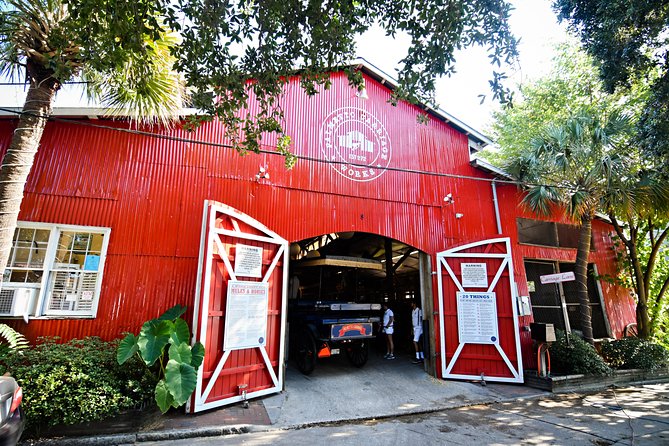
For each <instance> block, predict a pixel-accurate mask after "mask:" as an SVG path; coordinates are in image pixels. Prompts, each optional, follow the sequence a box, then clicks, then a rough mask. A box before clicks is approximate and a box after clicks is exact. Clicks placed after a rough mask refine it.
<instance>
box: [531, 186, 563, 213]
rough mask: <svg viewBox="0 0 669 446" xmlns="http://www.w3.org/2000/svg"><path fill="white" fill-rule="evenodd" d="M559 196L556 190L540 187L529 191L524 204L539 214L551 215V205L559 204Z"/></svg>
mask: <svg viewBox="0 0 669 446" xmlns="http://www.w3.org/2000/svg"><path fill="white" fill-rule="evenodd" d="M558 196H559V194H558V193H557V191H556V190H555V188H552V187H548V186H543V185H539V186H534V187H530V188H529V189H528V190H527V194H526V195H525V197H524V198H523V203H525V204H526V205H527V206H528V207H529V208H530V209H532V210H533V211H534V212H536V213H537V214H541V215H550V213H551V204H552V203H558V202H559V200H558V198H557V197H558Z"/></svg>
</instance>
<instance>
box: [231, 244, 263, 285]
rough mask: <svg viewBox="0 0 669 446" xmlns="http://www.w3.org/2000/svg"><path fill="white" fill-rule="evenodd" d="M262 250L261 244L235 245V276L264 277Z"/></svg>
mask: <svg viewBox="0 0 669 446" xmlns="http://www.w3.org/2000/svg"><path fill="white" fill-rule="evenodd" d="M262 251H263V249H262V248H261V247H260V246H249V245H242V244H241V243H237V244H236V245H235V276H237V277H258V278H261V277H262Z"/></svg>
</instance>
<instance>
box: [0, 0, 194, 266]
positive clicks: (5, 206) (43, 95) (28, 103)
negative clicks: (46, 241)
mask: <svg viewBox="0 0 669 446" xmlns="http://www.w3.org/2000/svg"><path fill="white" fill-rule="evenodd" d="M71 4H72V2H71V1H70V3H69V5H68V0H3V1H1V2H0V64H1V65H0V67H1V68H2V72H3V74H5V75H7V74H9V75H11V77H12V78H16V77H17V76H20V77H21V78H23V76H25V77H24V79H25V81H26V83H27V84H28V92H27V94H26V99H25V104H24V106H23V111H22V113H21V114H20V116H19V119H18V125H17V127H16V130H15V131H14V134H13V136H12V140H11V143H10V145H9V148H8V149H7V152H6V154H5V156H4V158H3V160H2V167H1V169H0V272H1V271H3V270H4V268H5V266H6V264H7V259H8V255H9V251H10V249H11V240H12V237H13V234H14V230H15V228H16V221H17V218H18V214H19V210H20V205H21V201H22V199H23V190H24V186H25V183H26V180H27V177H28V174H29V173H30V169H31V167H32V165H33V161H34V158H35V154H36V153H37V150H38V147H39V143H40V139H41V137H42V133H43V131H44V127H45V125H46V123H47V121H48V118H49V115H50V113H51V109H52V104H53V101H54V98H55V96H56V93H57V92H58V91H59V89H60V88H61V86H62V85H63V84H64V83H65V82H67V81H70V80H73V79H78V80H83V81H84V84H85V86H86V91H87V92H88V94H89V95H90V96H91V97H93V98H96V99H98V100H100V101H101V102H102V103H103V104H105V105H107V106H109V107H110V110H111V113H122V114H126V115H128V114H129V115H130V116H131V117H132V118H134V119H136V120H139V121H153V122H155V121H162V122H166V121H168V120H170V119H172V118H174V117H176V112H177V111H178V109H179V108H180V106H181V92H182V83H181V81H180V78H179V77H178V76H177V75H176V74H175V73H174V72H173V71H172V65H173V62H174V60H173V58H172V57H171V56H170V47H171V46H173V45H174V44H175V39H174V38H173V37H170V36H169V35H167V34H166V33H165V32H164V31H163V30H162V28H161V26H160V23H159V21H158V19H157V18H156V16H155V14H154V11H155V10H152V8H153V6H152V5H153V3H152V2H150V1H148V0H147V1H144V0H136V1H133V2H130V1H109V0H101V1H100V2H99V10H98V11H96V13H95V15H91V16H88V17H81V16H80V15H78V14H77V11H76V9H75V8H72V7H71ZM125 110H127V112H125Z"/></svg>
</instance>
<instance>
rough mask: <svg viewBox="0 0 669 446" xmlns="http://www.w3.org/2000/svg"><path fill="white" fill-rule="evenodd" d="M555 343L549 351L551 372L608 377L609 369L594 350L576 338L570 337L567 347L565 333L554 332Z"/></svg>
mask: <svg viewBox="0 0 669 446" xmlns="http://www.w3.org/2000/svg"><path fill="white" fill-rule="evenodd" d="M555 334H556V339H557V340H556V342H554V343H552V344H551V346H550V349H549V353H550V356H551V370H552V371H553V372H555V373H560V374H565V375H574V374H576V375H581V374H583V375H602V376H604V375H610V374H611V373H612V370H611V368H610V367H609V366H608V365H606V363H605V362H604V360H603V359H602V357H601V356H599V354H598V353H597V350H595V348H594V347H593V346H592V345H590V344H588V343H587V342H585V341H584V340H583V339H581V338H580V337H578V336H574V335H570V336H569V343H570V345H567V338H566V336H565V332H564V331H562V330H556V333H555Z"/></svg>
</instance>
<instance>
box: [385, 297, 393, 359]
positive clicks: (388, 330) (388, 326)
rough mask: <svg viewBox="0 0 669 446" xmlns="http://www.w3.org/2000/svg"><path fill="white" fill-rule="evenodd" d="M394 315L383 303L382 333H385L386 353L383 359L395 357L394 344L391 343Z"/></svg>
mask: <svg viewBox="0 0 669 446" xmlns="http://www.w3.org/2000/svg"><path fill="white" fill-rule="evenodd" d="M394 321H395V315H394V314H393V310H391V309H390V308H388V304H387V303H385V302H384V303H383V326H382V328H383V333H385V335H386V349H387V352H386V355H385V356H384V358H385V359H395V346H394V345H393V323H394Z"/></svg>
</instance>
